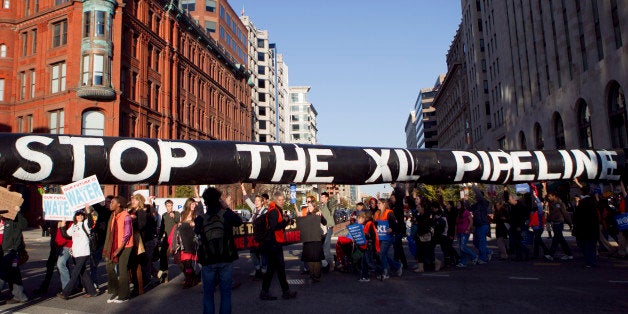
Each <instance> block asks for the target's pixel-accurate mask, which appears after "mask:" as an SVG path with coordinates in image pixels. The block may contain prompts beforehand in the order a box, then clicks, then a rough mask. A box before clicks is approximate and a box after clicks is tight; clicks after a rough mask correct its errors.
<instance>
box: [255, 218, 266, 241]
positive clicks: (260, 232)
mask: <svg viewBox="0 0 628 314" xmlns="http://www.w3.org/2000/svg"><path fill="white" fill-rule="evenodd" d="M267 234H268V211H265V212H264V213H263V214H261V215H259V216H257V217H256V218H255V219H253V239H255V241H256V242H257V243H262V242H263V241H264V239H266V235H267Z"/></svg>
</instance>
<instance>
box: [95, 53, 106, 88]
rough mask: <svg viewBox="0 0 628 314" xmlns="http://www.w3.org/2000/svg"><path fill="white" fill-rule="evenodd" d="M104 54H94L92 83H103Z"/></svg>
mask: <svg viewBox="0 0 628 314" xmlns="http://www.w3.org/2000/svg"><path fill="white" fill-rule="evenodd" d="M104 71H105V56H103V55H94V77H93V79H94V81H93V82H94V85H104V76H105V75H104Z"/></svg>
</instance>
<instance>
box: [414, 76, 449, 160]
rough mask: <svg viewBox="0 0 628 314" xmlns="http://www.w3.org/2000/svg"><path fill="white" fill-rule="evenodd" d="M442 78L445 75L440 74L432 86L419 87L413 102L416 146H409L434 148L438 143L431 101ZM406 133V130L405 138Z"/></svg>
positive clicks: (434, 114)
mask: <svg viewBox="0 0 628 314" xmlns="http://www.w3.org/2000/svg"><path fill="white" fill-rule="evenodd" d="M444 78H445V75H444V74H441V75H439V76H438V78H437V79H436V82H435V83H434V86H433V87H427V88H421V90H420V92H419V95H418V96H417V100H416V102H415V103H414V112H415V117H416V123H415V131H414V133H415V134H416V147H409V148H435V147H436V146H437V145H438V142H437V121H436V109H435V108H434V107H432V103H433V101H434V96H435V95H436V93H437V92H438V88H439V87H440V84H441V83H442V82H443V80H444ZM406 125H407V123H406ZM408 134H409V133H408V132H407V131H406V138H407V137H408Z"/></svg>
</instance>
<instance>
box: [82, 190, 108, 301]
mask: <svg viewBox="0 0 628 314" xmlns="http://www.w3.org/2000/svg"><path fill="white" fill-rule="evenodd" d="M112 199H113V195H107V197H105V201H104V202H102V203H99V204H94V205H92V206H90V207H89V208H91V209H93V211H91V212H88V213H87V214H88V216H87V218H88V221H89V223H90V225H91V226H92V233H91V234H90V237H92V238H95V241H93V240H92V242H95V244H96V247H95V248H92V254H91V256H90V259H89V262H90V264H89V272H90V276H91V277H92V282H93V283H94V285H95V286H96V290H98V286H99V285H100V278H99V276H98V265H99V264H100V261H102V258H103V249H104V246H105V238H106V237H107V223H108V222H109V218H110V217H111V212H110V211H109V204H110V203H111V200H112Z"/></svg>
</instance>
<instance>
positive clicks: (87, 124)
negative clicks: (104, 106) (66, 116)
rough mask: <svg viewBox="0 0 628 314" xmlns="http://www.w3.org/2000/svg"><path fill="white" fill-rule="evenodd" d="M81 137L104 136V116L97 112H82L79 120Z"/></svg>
mask: <svg viewBox="0 0 628 314" xmlns="http://www.w3.org/2000/svg"><path fill="white" fill-rule="evenodd" d="M81 135H91V136H104V135H105V115H104V114H103V113H102V112H100V111H97V110H88V111H85V112H83V116H82V118H81Z"/></svg>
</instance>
